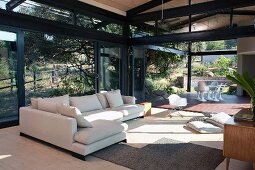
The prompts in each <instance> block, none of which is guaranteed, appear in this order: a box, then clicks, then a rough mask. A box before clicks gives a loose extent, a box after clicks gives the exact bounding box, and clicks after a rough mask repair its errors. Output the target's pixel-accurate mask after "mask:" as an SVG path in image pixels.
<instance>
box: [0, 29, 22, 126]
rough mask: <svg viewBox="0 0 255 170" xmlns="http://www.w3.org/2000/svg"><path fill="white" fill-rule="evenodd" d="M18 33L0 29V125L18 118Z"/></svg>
mask: <svg viewBox="0 0 255 170" xmlns="http://www.w3.org/2000/svg"><path fill="white" fill-rule="evenodd" d="M17 58H18V57H17V34H16V33H14V32H8V31H3V30H1V29H0V98H1V99H0V106H1V109H0V125H1V124H2V123H4V122H10V121H13V120H18V95H17Z"/></svg>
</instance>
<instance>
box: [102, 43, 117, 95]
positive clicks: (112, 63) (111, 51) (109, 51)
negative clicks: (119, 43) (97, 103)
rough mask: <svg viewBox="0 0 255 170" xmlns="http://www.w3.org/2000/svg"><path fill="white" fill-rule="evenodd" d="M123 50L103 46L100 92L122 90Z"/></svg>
mask: <svg viewBox="0 0 255 170" xmlns="http://www.w3.org/2000/svg"><path fill="white" fill-rule="evenodd" d="M120 61H121V48H120V47H116V46H110V45H101V47H100V58H99V86H100V87H99V90H100V91H105V90H106V91H109V90H112V89H119V88H120Z"/></svg>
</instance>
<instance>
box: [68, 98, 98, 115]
mask: <svg viewBox="0 0 255 170" xmlns="http://www.w3.org/2000/svg"><path fill="white" fill-rule="evenodd" d="M70 101H71V106H74V107H77V108H78V109H79V110H80V111H81V112H88V111H92V110H98V109H102V105H101V103H100V101H99V100H98V98H97V96H96V95H95V94H94V95H88V96H80V97H70Z"/></svg>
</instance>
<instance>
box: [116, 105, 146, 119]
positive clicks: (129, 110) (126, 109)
mask: <svg viewBox="0 0 255 170" xmlns="http://www.w3.org/2000/svg"><path fill="white" fill-rule="evenodd" d="M112 110H114V111H119V112H121V113H122V114H123V116H128V115H132V114H136V113H141V112H143V111H144V106H143V105H138V104H124V105H122V106H119V107H115V108H112Z"/></svg>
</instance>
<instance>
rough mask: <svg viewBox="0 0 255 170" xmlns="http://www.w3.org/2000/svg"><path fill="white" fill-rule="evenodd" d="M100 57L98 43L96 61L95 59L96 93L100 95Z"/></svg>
mask: <svg viewBox="0 0 255 170" xmlns="http://www.w3.org/2000/svg"><path fill="white" fill-rule="evenodd" d="M99 57H100V45H99V43H98V42H97V41H96V42H95V43H94V59H95V92H96V93H98V92H99V90H100V89H99V81H100V79H99V74H100V72H99V71H100V70H99Z"/></svg>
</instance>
